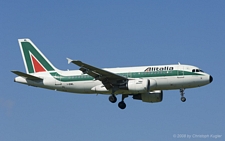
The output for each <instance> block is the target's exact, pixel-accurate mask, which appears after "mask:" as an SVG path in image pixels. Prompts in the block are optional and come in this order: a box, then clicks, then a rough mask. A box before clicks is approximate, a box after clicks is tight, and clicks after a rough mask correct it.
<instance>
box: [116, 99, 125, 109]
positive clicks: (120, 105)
mask: <svg viewBox="0 0 225 141" xmlns="http://www.w3.org/2000/svg"><path fill="white" fill-rule="evenodd" d="M118 106H119V108H120V109H125V108H126V103H125V102H124V101H121V102H119V103H118Z"/></svg>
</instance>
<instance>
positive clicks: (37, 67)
mask: <svg viewBox="0 0 225 141" xmlns="http://www.w3.org/2000/svg"><path fill="white" fill-rule="evenodd" d="M31 58H32V62H33V65H34V71H35V72H43V71H46V70H45V69H44V68H43V67H42V65H41V64H40V63H39V62H38V61H37V60H36V59H35V58H34V56H32V55H31Z"/></svg>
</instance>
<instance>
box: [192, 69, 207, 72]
mask: <svg viewBox="0 0 225 141" xmlns="http://www.w3.org/2000/svg"><path fill="white" fill-rule="evenodd" d="M192 72H204V71H203V70H200V69H193V70H192Z"/></svg>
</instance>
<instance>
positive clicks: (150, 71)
mask: <svg viewBox="0 0 225 141" xmlns="http://www.w3.org/2000/svg"><path fill="white" fill-rule="evenodd" d="M104 70H107V71H109V72H112V73H116V74H119V75H122V76H124V77H126V78H128V79H138V78H139V79H149V80H150V91H154V90H172V89H181V88H182V89H186V88H194V87H200V86H204V85H206V84H209V83H210V82H211V80H210V77H211V76H210V75H209V74H207V73H204V72H202V71H199V70H200V69H199V68H197V67H195V66H190V65H180V64H178V65H160V66H141V67H123V68H106V69H104ZM193 70H197V71H193ZM32 75H34V76H37V77H40V78H42V79H43V80H38V81H36V80H35V81H33V80H29V79H26V78H24V77H20V76H18V77H16V78H15V82H19V83H23V84H27V85H31V86H36V87H41V88H46V89H52V90H58V91H65V92H72V93H86V94H95V93H98V94H111V90H107V89H106V88H105V87H104V85H103V84H102V82H101V81H99V80H95V79H94V78H92V77H91V76H89V75H87V74H83V73H82V72H81V71H80V70H74V71H61V70H57V71H52V72H39V73H33V74H32ZM115 94H137V93H135V92H131V91H129V90H122V89H121V90H120V89H119V90H117V91H116V92H115Z"/></svg>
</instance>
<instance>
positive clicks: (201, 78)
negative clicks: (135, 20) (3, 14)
mask: <svg viewBox="0 0 225 141" xmlns="http://www.w3.org/2000/svg"><path fill="white" fill-rule="evenodd" d="M18 42H19V46H20V50H21V53H22V57H23V61H24V65H25V69H26V73H24V72H20V71H15V70H13V71H11V72H13V73H14V74H16V75H18V76H17V77H16V78H15V79H14V82H18V83H22V84H26V85H29V86H34V87H40V88H45V89H50V90H56V91H62V92H70V93H81V94H106V95H109V101H110V102H112V103H115V102H116V101H117V97H116V96H117V95H120V94H121V95H122V100H121V101H120V102H119V103H118V107H119V108H120V109H125V108H126V103H125V102H124V99H125V98H127V97H128V96H132V97H133V99H135V100H142V101H143V102H149V103H156V102H161V101H162V100H163V91H164V90H174V89H178V90H179V91H180V94H181V101H182V102H185V101H186V98H185V97H184V90H185V89H188V88H195V87H200V86H204V85H207V84H209V83H211V82H212V81H213V77H212V76H211V75H210V74H207V73H205V72H203V71H202V70H201V69H199V68H198V67H195V66H192V65H183V64H180V63H178V64H174V65H157V66H138V67H121V68H104V69H102V68H98V67H95V66H92V65H89V64H87V63H84V62H82V61H79V60H72V59H69V58H67V60H68V64H70V63H72V64H75V65H77V66H78V67H79V70H71V71H70V70H67V71H62V70H59V69H57V68H56V67H54V66H53V65H52V63H51V62H50V61H49V60H48V59H47V58H46V57H45V56H44V54H43V53H42V52H41V51H40V50H39V49H38V48H37V47H36V46H35V44H34V43H33V42H32V41H31V40H30V39H26V38H25V39H18Z"/></svg>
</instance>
